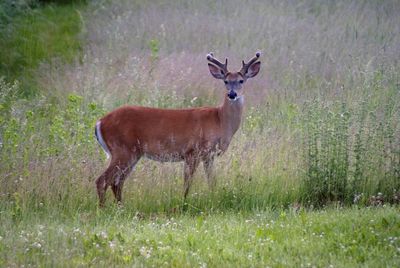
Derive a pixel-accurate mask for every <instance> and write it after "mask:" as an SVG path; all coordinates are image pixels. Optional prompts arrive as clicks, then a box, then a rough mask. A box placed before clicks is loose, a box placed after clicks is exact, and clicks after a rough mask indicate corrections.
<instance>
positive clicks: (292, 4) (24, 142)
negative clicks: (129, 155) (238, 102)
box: [0, 0, 400, 267]
mask: <svg viewBox="0 0 400 268" xmlns="http://www.w3.org/2000/svg"><path fill="white" fill-rule="evenodd" d="M0 46H1V51H0V184H1V186H2V187H1V189H0V226H1V228H0V266H4V267H15V266H45V267H47V266H66V267H70V266H110V265H112V266H146V267H147V266H155V267H158V266H173V267H182V266H184V267H191V266H195V267H197V266H199V267H207V266H209V267H220V266H222V267H224V266H225V267H230V266H238V267H243V266H244V267H247V266H256V267H259V266H261V267H265V266H270V267H288V266H289V267H301V266H303V267H328V266H329V267H353V266H354V267H357V266H367V267H398V266H399V264H400V213H399V212H400V211H399V202H400V124H399V123H400V120H399V119H400V5H399V4H398V2H397V1H396V0H385V1H379V2H378V1H372V0H371V1H369V0H365V1H345V0H339V1H329V3H327V2H326V1H321V0H309V1H305V0H304V1H290V0H285V1H257V0H254V1H247V2H244V1H236V0H234V1H181V0H174V1H170V2H169V3H168V4H166V3H164V2H163V1H149V2H146V1H128V0H118V1H79V0H76V1H35V0H26V1H18V2H14V1H8V0H7V1H4V2H2V3H0ZM210 51H213V52H214V54H215V55H216V57H219V58H221V59H223V58H225V57H228V58H229V67H230V68H232V69H233V70H234V69H235V68H237V69H239V68H240V64H241V60H242V59H244V60H248V59H249V58H250V57H252V56H254V53H255V52H256V51H261V53H262V55H261V62H262V66H261V71H260V73H259V74H258V76H257V77H255V78H254V79H252V80H249V81H248V82H247V84H246V89H245V90H246V91H245V111H244V116H243V118H242V124H241V127H240V129H239V131H238V132H237V133H236V135H235V136H234V138H233V140H232V142H231V144H230V147H229V149H228V151H227V152H226V153H225V154H224V155H223V156H221V157H219V158H217V160H216V166H215V169H216V178H217V187H216V189H215V190H214V191H210V190H209V189H208V187H207V183H206V181H205V179H204V177H205V176H204V172H203V170H202V168H199V169H198V171H197V172H196V174H195V181H194V185H193V186H192V189H191V192H190V194H189V197H188V199H187V200H186V202H185V201H184V200H183V199H182V188H183V178H182V173H183V172H182V164H181V163H157V162H154V161H150V160H145V159H143V160H141V161H140V162H139V164H138V165H137V166H136V167H135V170H134V172H133V173H132V174H131V175H130V177H129V179H128V180H127V182H126V183H125V187H124V191H123V206H122V207H118V206H116V204H115V203H114V200H113V196H112V193H111V191H109V192H108V193H107V202H106V207H105V208H104V209H99V208H98V207H97V202H98V200H97V196H96V191H95V184H94V181H95V179H96V178H97V177H98V176H99V175H100V174H101V172H102V170H104V169H105V168H106V165H107V160H106V158H105V155H104V153H103V152H102V150H101V148H100V146H99V145H98V144H97V141H96V139H95V137H94V135H93V134H94V125H95V122H96V121H97V120H98V118H100V117H101V116H102V115H104V114H105V113H107V112H108V111H111V110H112V109H114V108H116V107H119V106H121V105H124V104H134V105H142V106H151V107H161V108H165V107H168V108H182V107H199V106H216V105H218V104H219V103H221V102H222V99H223V96H224V94H225V92H224V89H223V83H221V82H220V81H217V80H215V79H213V78H212V77H211V75H210V74H209V71H208V68H207V61H206V54H207V53H208V52H210Z"/></svg>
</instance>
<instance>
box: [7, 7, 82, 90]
mask: <svg viewBox="0 0 400 268" xmlns="http://www.w3.org/2000/svg"><path fill="white" fill-rule="evenodd" d="M9 2H10V3H9ZM24 2H26V3H25V4H22V3H24ZM30 2H31V3H30ZM0 9H1V10H2V11H3V12H4V13H5V14H7V13H9V15H8V16H6V17H1V19H2V20H0V23H1V26H2V27H1V28H0V29H1V30H0V36H1V38H0V46H1V47H2V50H1V51H0V74H1V75H3V76H5V77H6V78H7V80H8V81H13V80H15V79H16V80H19V81H20V83H22V87H21V88H20V90H21V91H22V92H21V95H22V96H31V95H33V94H37V93H38V92H37V91H38V90H40V87H38V86H37V75H38V74H37V73H36V71H37V69H38V67H39V66H40V64H42V63H45V62H53V64H55V65H56V64H60V63H71V62H72V61H74V60H75V59H76V55H77V54H79V53H80V52H81V50H82V41H81V35H82V31H81V29H82V27H83V25H82V23H83V22H82V19H81V16H82V15H81V13H80V12H81V10H82V9H83V5H82V4H81V3H80V2H79V1H78V2H77V3H72V4H69V5H62V4H55V3H54V4H47V5H41V4H40V3H38V2H36V1H21V2H20V3H14V4H12V3H11V1H5V2H3V4H2V5H1V6H0ZM10 14H11V15H10Z"/></svg>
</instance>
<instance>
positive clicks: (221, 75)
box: [208, 63, 225, 79]
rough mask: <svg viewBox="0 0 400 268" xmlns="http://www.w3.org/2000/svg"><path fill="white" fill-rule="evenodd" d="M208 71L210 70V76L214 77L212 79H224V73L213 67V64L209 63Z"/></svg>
mask: <svg viewBox="0 0 400 268" xmlns="http://www.w3.org/2000/svg"><path fill="white" fill-rule="evenodd" d="M208 69H209V70H210V73H211V75H212V76H214V78H216V79H224V78H225V73H224V71H223V70H222V69H221V68H219V67H217V66H215V65H214V64H211V63H209V64H208Z"/></svg>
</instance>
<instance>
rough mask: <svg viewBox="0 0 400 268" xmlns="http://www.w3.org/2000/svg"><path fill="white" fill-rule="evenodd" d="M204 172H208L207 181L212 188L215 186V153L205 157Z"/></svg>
mask: <svg viewBox="0 0 400 268" xmlns="http://www.w3.org/2000/svg"><path fill="white" fill-rule="evenodd" d="M203 166H204V172H205V173H206V177H207V183H208V187H209V188H210V190H214V188H215V184H216V181H215V173H214V155H209V156H207V157H205V158H204V159H203Z"/></svg>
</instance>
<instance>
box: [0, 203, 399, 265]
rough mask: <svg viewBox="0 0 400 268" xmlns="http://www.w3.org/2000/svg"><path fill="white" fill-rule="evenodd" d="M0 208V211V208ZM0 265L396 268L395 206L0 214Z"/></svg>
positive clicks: (397, 258) (397, 261) (38, 211)
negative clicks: (16, 216)
mask: <svg viewBox="0 0 400 268" xmlns="http://www.w3.org/2000/svg"><path fill="white" fill-rule="evenodd" d="M3 208H4V207H3ZM1 213H2V217H1V222H0V223H1V226H2V229H1V230H0V256H1V258H0V259H1V262H0V265H1V266H21V265H24V266H29V265H34V266H55V267H61V266H62V267H65V266H78V265H84V266H86V265H89V266H102V267H105V266H110V265H111V266H132V265H134V266H145V267H151V266H156V267H232V266H233V267H260V266H261V267H265V266H270V267H357V266H363V267H397V266H398V265H399V263H400V216H399V215H400V214H399V208H398V207H385V208H362V209H360V208H351V209H340V208H329V209H324V210H320V211H306V210H300V211H299V212H295V210H277V211H275V210H266V211H258V212H242V213H230V212H228V213H222V212H221V213H204V214H202V213H198V214H195V215H191V214H175V215H169V216H166V215H163V214H153V215H151V216H146V217H144V218H142V216H141V215H140V214H137V213H136V212H135V211H132V210H128V209H123V208H121V209H117V208H115V207H114V208H112V209H107V210H104V211H97V212H96V210H91V209H90V210H80V211H76V212H74V213H73V214H72V215H70V216H68V217H66V216H65V215H63V214H59V211H57V210H54V211H53V210H51V211H46V210H45V209H44V208H43V209H41V208H38V209H37V210H35V213H32V212H26V213H24V214H23V215H21V217H22V218H23V219H24V220H23V221H18V220H12V219H13V217H11V215H9V212H8V211H4V210H2V211H1Z"/></svg>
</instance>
